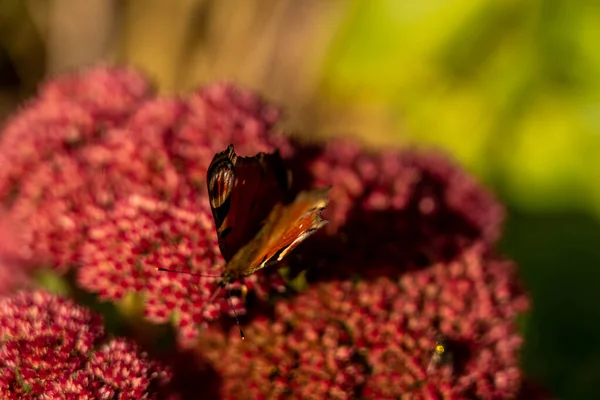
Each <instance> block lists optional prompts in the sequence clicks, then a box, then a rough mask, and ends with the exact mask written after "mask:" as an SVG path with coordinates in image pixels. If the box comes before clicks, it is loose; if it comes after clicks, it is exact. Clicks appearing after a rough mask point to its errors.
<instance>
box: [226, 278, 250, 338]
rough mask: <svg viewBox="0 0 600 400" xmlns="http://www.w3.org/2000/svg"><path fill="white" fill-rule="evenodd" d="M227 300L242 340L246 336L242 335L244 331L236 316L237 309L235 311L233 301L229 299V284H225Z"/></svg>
mask: <svg viewBox="0 0 600 400" xmlns="http://www.w3.org/2000/svg"><path fill="white" fill-rule="evenodd" d="M227 300H229V307H230V308H231V309H232V310H233V315H235V322H236V323H237V326H238V329H239V330H240V336H241V337H242V340H244V339H245V338H246V337H245V336H244V331H242V327H241V326H240V319H239V318H238V315H237V311H235V307H234V306H233V301H231V291H230V290H229V285H227Z"/></svg>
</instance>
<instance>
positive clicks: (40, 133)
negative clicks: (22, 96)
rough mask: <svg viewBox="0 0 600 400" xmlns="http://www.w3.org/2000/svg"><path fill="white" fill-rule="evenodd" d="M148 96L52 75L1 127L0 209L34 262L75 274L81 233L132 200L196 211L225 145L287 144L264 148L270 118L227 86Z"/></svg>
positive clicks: (126, 74) (95, 72) (119, 77)
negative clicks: (22, 233)
mask: <svg viewBox="0 0 600 400" xmlns="http://www.w3.org/2000/svg"><path fill="white" fill-rule="evenodd" d="M151 93H152V92H151V89H150V85H149V84H148V83H147V81H146V79H145V78H143V76H142V75H141V74H139V73H137V72H136V71H134V70H131V69H127V68H95V69H91V70H88V71H84V72H79V73H75V74H72V75H64V76H59V77H56V78H54V79H52V80H50V81H48V82H47V83H45V84H44V85H42V87H41V88H40V91H39V95H38V97H37V98H36V99H34V100H32V101H31V102H30V103H29V104H27V105H26V106H25V107H23V108H22V110H21V111H20V112H19V113H17V114H16V115H15V116H14V117H13V118H12V119H10V120H9V121H8V122H7V123H6V125H5V126H4V127H3V130H2V135H1V139H0V202H1V203H3V204H5V205H6V206H7V209H8V211H9V213H10V214H11V218H12V220H13V223H14V224H15V225H20V226H23V227H26V228H27V229H28V230H29V232H28V234H27V235H26V237H27V238H28V239H29V241H28V242H27V243H25V246H26V247H28V249H29V251H30V253H31V257H32V260H36V261H40V260H41V262H42V263H43V264H44V265H51V266H54V267H55V268H58V269H59V270H61V271H65V270H67V269H69V268H71V267H73V266H75V265H78V262H79V260H78V257H79V250H80V245H81V239H83V238H84V237H85V232H86V231H87V230H88V229H89V228H90V226H91V225H93V224H94V223H95V222H97V221H98V220H102V219H103V218H104V213H105V212H107V211H110V209H111V208H112V207H113V206H114V204H116V203H117V202H118V201H119V200H120V199H127V198H128V197H129V196H130V195H144V196H151V197H155V198H157V199H158V200H173V199H178V201H179V203H180V204H190V203H195V202H197V199H196V198H197V197H201V195H203V194H204V192H205V190H206V189H205V187H204V185H205V175H206V169H207V166H208V164H209V162H210V160H211V159H212V157H213V156H214V154H215V153H216V152H218V151H221V150H223V149H225V148H226V147H227V145H228V144H229V143H234V144H235V145H236V146H237V147H238V149H239V151H240V152H241V153H244V152H246V154H247V155H253V154H254V153H255V152H256V151H258V150H274V149H275V147H276V145H275V144H281V145H282V146H283V145H284V144H285V143H286V141H285V139H284V138H282V137H281V136H278V137H277V138H273V139H272V137H273V136H277V135H275V133H276V132H275V131H273V125H274V123H275V122H276V121H277V117H278V112H277V110H276V109H275V108H274V107H272V106H269V105H267V104H266V103H264V102H262V101H261V100H260V99H259V98H258V97H257V96H256V95H254V94H253V93H251V92H248V91H242V90H238V89H236V88H235V87H234V86H233V85H229V84H218V85H213V86H207V87H206V88H204V89H201V90H198V91H197V92H194V93H192V94H190V95H189V96H188V97H183V98H177V99H173V98H171V99H169V98H166V99H163V98H152V97H150V94H151ZM280 147H281V146H280ZM283 147H285V146H283Z"/></svg>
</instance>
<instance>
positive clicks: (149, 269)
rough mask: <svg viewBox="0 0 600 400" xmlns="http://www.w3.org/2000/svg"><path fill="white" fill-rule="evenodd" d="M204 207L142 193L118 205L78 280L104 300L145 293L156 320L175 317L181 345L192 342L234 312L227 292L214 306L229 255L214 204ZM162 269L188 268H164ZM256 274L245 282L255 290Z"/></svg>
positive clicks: (93, 236) (88, 249) (94, 233)
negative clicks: (220, 240) (206, 325)
mask: <svg viewBox="0 0 600 400" xmlns="http://www.w3.org/2000/svg"><path fill="white" fill-rule="evenodd" d="M200 204H202V205H204V206H205V208H204V209H201V208H196V209H193V210H190V209H184V208H181V207H177V206H175V205H173V204H170V203H166V202H161V201H156V200H153V199H150V198H144V197H140V196H132V197H131V198H129V199H127V200H125V201H123V202H120V203H119V204H117V206H116V207H115V208H114V210H113V211H112V212H111V213H110V214H109V215H107V218H106V222H104V223H101V224H98V225H97V226H95V227H93V228H92V229H91V230H90V231H89V232H88V240H87V241H86V242H85V244H84V245H83V248H82V256H81V262H82V266H81V267H80V268H79V270H78V282H79V285H80V286H81V287H82V288H84V289H86V290H88V291H91V292H95V293H98V294H99V295H100V297H101V298H102V299H104V300H112V301H116V300H121V299H123V297H124V296H125V295H127V294H130V293H138V294H139V295H140V296H141V298H142V299H143V301H144V304H145V315H146V317H147V318H148V319H149V320H151V321H152V322H155V323H166V322H168V321H169V320H171V318H173V317H174V318H175V322H176V326H177V327H178V333H179V335H180V339H181V342H182V344H186V343H190V342H193V340H194V339H195V337H196V335H197V333H198V326H199V325H200V324H201V323H202V322H203V321H205V320H206V319H208V320H211V319H214V318H215V317H216V316H218V315H220V313H225V314H230V313H232V312H233V310H232V309H231V308H230V305H229V304H228V299H227V297H226V293H225V291H224V290H223V291H221V293H220V295H219V296H217V297H216V298H215V300H214V301H213V302H212V303H211V304H207V300H208V299H209V298H210V296H211V295H212V294H213V292H214V291H215V290H221V289H220V288H219V287H218V286H217V284H216V279H217V278H218V277H219V276H220V273H221V271H222V268H221V265H222V264H223V259H222V257H221V255H220V252H219V249H218V244H217V237H216V233H215V229H214V226H213V222H212V215H211V213H210V209H208V201H206V202H201V203H200ZM159 267H160V268H165V269H169V270H175V271H181V272H183V273H175V272H173V273H172V272H164V271H157V268H159ZM190 273H195V274H202V275H207V276H195V275H191V274H190ZM255 279H256V277H254V276H253V277H250V278H249V279H247V280H246V282H245V284H246V287H248V288H250V289H251V288H252V287H253V285H252V284H253V282H254V281H255ZM230 289H232V290H234V291H235V289H239V285H234V286H232V287H231V288H230ZM235 292H237V291H235ZM230 298H231V303H232V304H233V306H234V307H235V308H236V311H237V312H238V314H241V313H243V311H244V309H243V303H242V302H241V301H240V299H239V298H238V297H237V296H233V295H232V296H231V297H230Z"/></svg>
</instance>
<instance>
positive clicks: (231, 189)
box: [207, 145, 329, 284]
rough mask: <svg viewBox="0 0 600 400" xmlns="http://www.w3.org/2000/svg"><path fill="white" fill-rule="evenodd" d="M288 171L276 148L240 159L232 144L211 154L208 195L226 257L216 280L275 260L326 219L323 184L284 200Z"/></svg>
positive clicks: (287, 194)
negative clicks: (221, 150)
mask: <svg viewBox="0 0 600 400" xmlns="http://www.w3.org/2000/svg"><path fill="white" fill-rule="evenodd" d="M288 177H289V174H288V173H287V170H286V168H285V166H284V164H283V160H282V159H281V156H280V154H279V152H278V151H275V152H273V153H270V154H267V153H258V154H257V155H255V156H254V157H240V156H238V155H237V154H236V153H235V150H234V148H233V145H229V147H227V149H226V150H225V151H223V152H221V153H218V154H216V155H215V157H214V158H213V160H212V162H211V164H210V166H209V167H208V173H207V185H208V195H209V199H210V206H211V209H212V214H213V218H214V220H215V225H216V228H217V236H218V238H219V248H220V250H221V254H222V255H223V258H224V259H225V261H226V264H225V268H224V271H223V274H222V276H221V278H222V283H223V284H227V283H230V282H233V281H235V280H238V279H241V278H243V277H245V276H248V275H251V274H253V273H254V272H256V271H258V270H259V269H261V268H264V267H266V266H269V265H273V264H275V263H277V262H278V261H281V260H282V259H283V257H285V256H286V255H287V254H288V253H289V252H290V251H291V250H293V249H294V248H295V247H296V246H298V245H299V244H300V243H301V242H302V241H303V240H304V239H306V238H308V237H309V236H310V235H312V234H313V233H314V232H316V231H317V230H318V229H319V228H321V227H323V226H324V225H325V224H326V223H327V221H326V220H324V219H323V218H322V217H321V211H322V210H323V209H324V208H325V207H326V206H327V203H328V202H329V199H328V196H327V194H328V192H329V188H324V189H318V190H312V191H304V192H300V193H299V194H298V195H297V196H296V197H295V199H293V201H291V202H290V198H289V197H290V188H289V186H290V183H289V178H288Z"/></svg>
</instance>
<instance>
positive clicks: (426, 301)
mask: <svg viewBox="0 0 600 400" xmlns="http://www.w3.org/2000/svg"><path fill="white" fill-rule="evenodd" d="M514 274H515V269H514V265H513V264H512V263H510V262H507V261H503V260H499V259H495V258H492V257H490V256H489V255H487V254H486V253H485V251H484V247H483V246H481V245H474V246H473V247H471V248H469V249H468V250H467V251H466V252H465V253H464V255H463V256H461V257H460V258H459V259H457V260H456V261H453V262H451V263H448V264H446V263H437V264H434V265H432V266H430V267H428V268H424V269H421V270H418V271H412V272H409V273H406V274H405V275H403V276H402V277H401V278H400V279H399V280H398V281H394V280H392V279H389V278H387V277H379V278H377V279H374V280H361V281H358V282H353V281H350V280H342V281H330V282H322V283H318V284H315V285H313V286H311V287H310V288H309V289H308V290H307V291H306V292H304V293H302V294H300V295H298V296H297V297H295V298H292V299H289V300H286V301H281V302H279V303H278V304H277V305H276V307H275V315H274V318H273V319H269V318H266V317H263V318H261V319H258V320H255V321H252V323H251V324H250V325H249V326H248V327H247V328H246V336H247V337H248V339H249V340H246V341H244V342H241V341H240V340H239V338H237V337H236V332H235V330H232V331H231V332H230V334H229V335H224V334H222V333H220V332H219V331H217V330H210V331H208V332H207V333H206V335H205V336H204V337H203V340H202V341H201V345H200V346H199V348H198V349H199V351H201V352H202V354H204V355H205V356H206V357H208V358H209V359H210V360H211V361H212V363H213V365H214V366H215V368H216V369H217V370H218V371H219V372H220V373H221V375H222V377H223V393H224V397H225V398H238V399H239V398H272V397H278V396H281V395H284V394H291V393H293V395H294V396H295V397H298V398H324V397H327V396H330V397H333V398H340V399H342V398H347V399H350V398H399V397H402V396H410V397H412V398H465V397H467V398H472V397H474V398H511V397H514V396H516V395H517V394H518V393H519V390H520V386H521V382H522V378H523V376H522V372H521V370H520V368H519V363H518V361H519V358H518V355H519V350H520V348H521V345H522V342H523V340H522V338H521V336H520V334H519V333H518V331H517V328H516V325H515V317H516V316H517V314H518V313H520V312H523V311H524V310H525V309H526V308H527V299H526V297H525V296H524V295H523V293H522V291H521V290H520V288H519V287H518V286H516V285H515V284H514ZM440 336H443V337H444V338H445V342H446V343H447V346H446V347H447V348H446V351H447V355H446V356H445V358H444V359H441V360H440V362H439V363H432V356H433V353H434V350H435V345H436V341H437V340H438V338H439V337H440Z"/></svg>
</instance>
